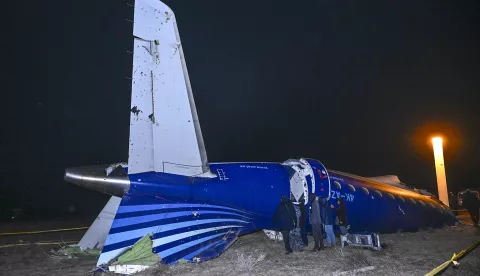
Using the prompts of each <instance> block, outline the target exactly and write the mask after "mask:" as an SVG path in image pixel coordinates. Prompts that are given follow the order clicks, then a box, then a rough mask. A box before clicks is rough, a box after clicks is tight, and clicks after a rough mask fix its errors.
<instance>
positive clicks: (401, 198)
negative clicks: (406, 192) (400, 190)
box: [397, 195, 405, 202]
mask: <svg viewBox="0 0 480 276" xmlns="http://www.w3.org/2000/svg"><path fill="white" fill-rule="evenodd" d="M397 197H398V199H400V200H401V201H402V202H405V199H404V198H403V197H402V196H400V195H397Z"/></svg>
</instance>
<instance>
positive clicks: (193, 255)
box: [175, 240, 222, 262]
mask: <svg viewBox="0 0 480 276" xmlns="http://www.w3.org/2000/svg"><path fill="white" fill-rule="evenodd" d="M221 242H222V240H219V241H217V242H214V243H211V244H209V245H207V246H204V247H202V248H200V249H198V250H197V251H195V252H193V253H190V254H188V255H186V256H184V257H182V258H179V260H181V259H184V260H188V261H193V260H192V259H193V258H194V257H195V256H197V255H198V254H200V253H202V252H203V251H205V250H208V249H209V248H211V247H213V246H215V245H217V244H219V243H221ZM177 261H178V260H177ZM177 261H175V262H177ZM200 261H201V260H200Z"/></svg>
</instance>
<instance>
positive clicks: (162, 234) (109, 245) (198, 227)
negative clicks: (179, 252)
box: [102, 220, 244, 252]
mask: <svg viewBox="0 0 480 276" xmlns="http://www.w3.org/2000/svg"><path fill="white" fill-rule="evenodd" d="M230 224H232V223H229V222H228V221H223V220H222V221H219V222H213V223H204V224H198V225H190V226H187V227H179V228H175V229H172V230H168V231H162V232H157V233H153V235H152V237H151V239H152V240H156V239H160V238H164V237H168V236H172V235H175V234H180V233H185V232H190V231H193V230H201V229H207V228H212V227H220V226H226V225H230ZM233 225H236V226H238V227H244V226H243V225H240V224H238V223H233ZM162 230H163V229H162ZM146 233H147V232H145V234H146ZM145 234H144V235H145ZM144 235H143V236H144ZM143 236H140V237H136V238H133V239H127V240H124V241H121V242H116V243H109V242H110V240H111V239H109V238H107V241H106V242H105V246H104V247H103V250H102V252H108V251H112V250H116V249H119V248H124V247H127V246H131V245H133V244H135V243H136V242H137V241H138V240H140V239H141V238H142V237H143ZM127 237H129V236H127Z"/></svg>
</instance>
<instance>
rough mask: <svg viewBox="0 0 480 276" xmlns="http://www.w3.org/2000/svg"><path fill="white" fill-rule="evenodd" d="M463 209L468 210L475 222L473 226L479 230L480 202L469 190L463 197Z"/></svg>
mask: <svg viewBox="0 0 480 276" xmlns="http://www.w3.org/2000/svg"><path fill="white" fill-rule="evenodd" d="M462 205H463V208H465V209H467V211H468V213H470V217H471V218H472V221H473V226H474V227H475V228H478V219H479V218H478V217H479V210H478V209H479V208H480V200H479V199H478V197H477V196H476V195H475V194H474V193H472V192H471V191H470V190H467V191H466V192H465V194H464V196H463V204H462Z"/></svg>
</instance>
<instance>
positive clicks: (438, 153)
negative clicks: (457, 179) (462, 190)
mask: <svg viewBox="0 0 480 276" xmlns="http://www.w3.org/2000/svg"><path fill="white" fill-rule="evenodd" d="M432 143H433V156H434V158H435V170H436V172H437V186H438V197H439V199H440V200H441V201H442V202H443V203H444V204H445V205H447V206H450V205H449V204H448V190H447V178H446V176H445V164H444V161H443V147H442V143H443V140H442V138H441V137H434V138H433V139H432Z"/></svg>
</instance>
